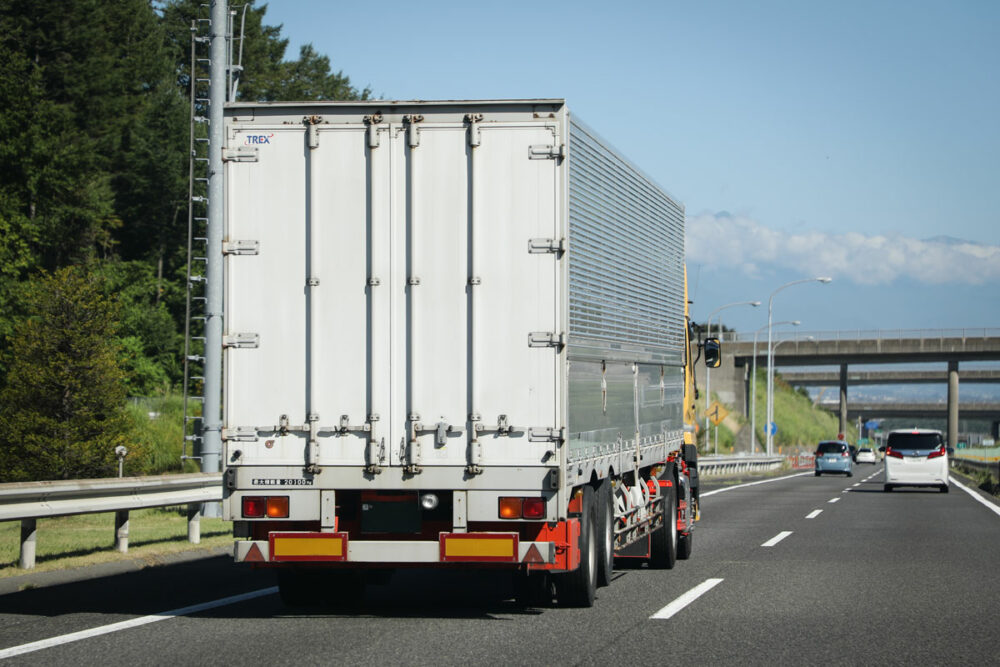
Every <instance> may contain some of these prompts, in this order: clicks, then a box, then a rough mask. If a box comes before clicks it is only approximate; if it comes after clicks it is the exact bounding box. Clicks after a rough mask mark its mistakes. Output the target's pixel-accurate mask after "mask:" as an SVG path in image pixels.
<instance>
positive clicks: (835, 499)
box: [826, 497, 840, 503]
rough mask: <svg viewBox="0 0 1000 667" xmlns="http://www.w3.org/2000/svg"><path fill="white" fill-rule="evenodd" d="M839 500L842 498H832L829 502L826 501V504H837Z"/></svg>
mask: <svg viewBox="0 0 1000 667" xmlns="http://www.w3.org/2000/svg"><path fill="white" fill-rule="evenodd" d="M838 500H840V498H839V497H837V498H830V499H829V500H828V501H826V502H828V503H835V502H837V501H838Z"/></svg>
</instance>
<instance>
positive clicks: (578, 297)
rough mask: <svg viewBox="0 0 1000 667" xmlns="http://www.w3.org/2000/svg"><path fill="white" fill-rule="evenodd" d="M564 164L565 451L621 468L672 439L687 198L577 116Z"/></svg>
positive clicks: (679, 393)
mask: <svg viewBox="0 0 1000 667" xmlns="http://www.w3.org/2000/svg"><path fill="white" fill-rule="evenodd" d="M569 170H570V173H569V226H570V262H569V274H570V278H569V280H570V291H569V319H570V331H569V333H570V335H569V363H570V371H569V376H568V384H569V438H570V439H569V452H568V456H567V458H568V460H570V461H577V460H583V459H591V460H593V459H595V458H602V457H603V459H605V460H606V461H607V463H608V464H610V465H613V466H614V467H615V468H616V469H618V470H619V471H620V470H622V468H623V467H625V466H628V467H631V463H630V461H631V454H632V453H633V452H634V451H635V450H636V447H637V445H639V446H642V447H653V448H656V447H659V446H661V445H664V446H666V448H669V449H673V448H675V447H677V446H679V443H680V438H681V433H682V429H683V423H682V421H683V418H682V407H681V406H682V403H683V364H684V327H685V322H684V298H685V296H684V209H683V207H682V206H681V205H680V204H678V203H677V202H675V201H674V200H673V199H672V198H671V197H670V196H669V195H668V194H666V193H665V192H664V191H663V190H662V189H660V188H659V187H658V186H657V185H656V184H655V183H653V182H652V181H651V180H650V179H649V178H647V177H646V176H645V175H644V174H643V173H642V172H640V171H639V170H638V169H637V168H636V167H635V166H633V165H632V164H631V163H629V162H628V161H627V160H625V159H624V158H622V157H621V156H620V155H618V154H617V153H616V152H615V151H614V150H613V149H611V148H610V147H609V146H608V145H607V144H605V143H604V142H603V141H602V140H601V139H600V138H599V137H598V136H597V135H596V134H595V133H594V132H593V131H592V130H590V129H589V128H587V127H586V126H585V125H583V124H582V123H580V122H579V121H578V120H575V119H572V120H571V122H570V144H569ZM637 439H638V443H637V442H636V440H637ZM655 455H656V454H654V456H655ZM598 468H600V466H598Z"/></svg>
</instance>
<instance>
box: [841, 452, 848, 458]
mask: <svg viewBox="0 0 1000 667" xmlns="http://www.w3.org/2000/svg"><path fill="white" fill-rule="evenodd" d="M840 455H841V456H845V457H846V456H849V455H848V453H847V452H841V453H840Z"/></svg>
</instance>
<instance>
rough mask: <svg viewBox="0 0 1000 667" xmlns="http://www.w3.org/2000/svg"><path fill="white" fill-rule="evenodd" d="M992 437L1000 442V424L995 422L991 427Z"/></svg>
mask: <svg viewBox="0 0 1000 667" xmlns="http://www.w3.org/2000/svg"><path fill="white" fill-rule="evenodd" d="M990 437H991V438H993V440H1000V422H993V423H992V424H991V425H990Z"/></svg>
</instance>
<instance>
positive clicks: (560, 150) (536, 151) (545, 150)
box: [528, 144, 566, 160]
mask: <svg viewBox="0 0 1000 667" xmlns="http://www.w3.org/2000/svg"><path fill="white" fill-rule="evenodd" d="M564 157H566V144H554V145H553V144H536V145H534V146H531V147H529V148H528V158H529V159H531V160H556V159H562V158H564Z"/></svg>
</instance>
